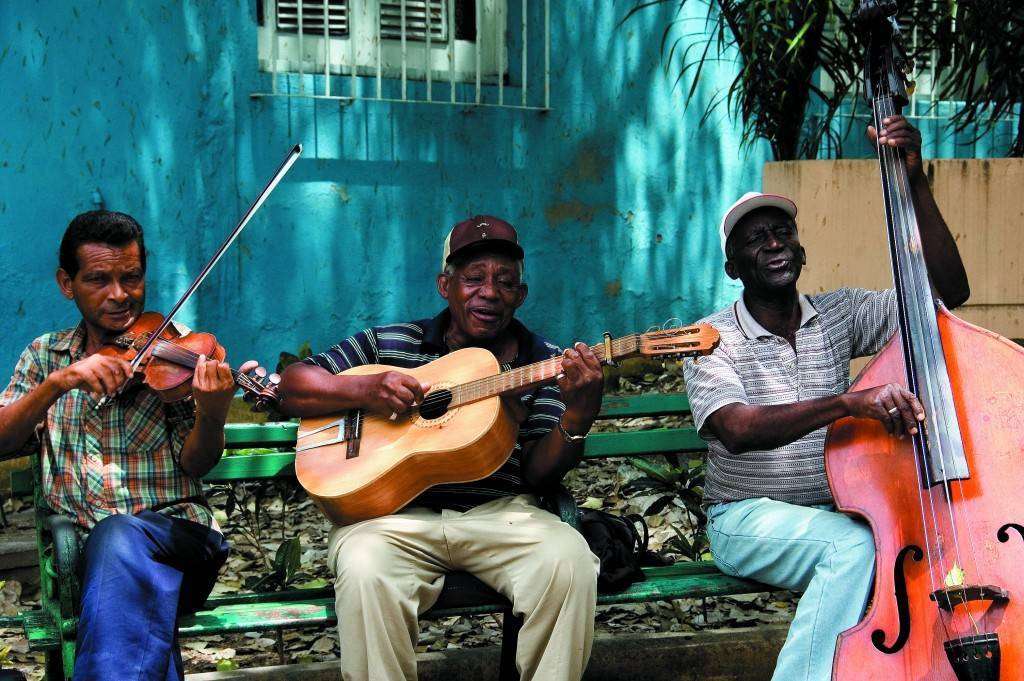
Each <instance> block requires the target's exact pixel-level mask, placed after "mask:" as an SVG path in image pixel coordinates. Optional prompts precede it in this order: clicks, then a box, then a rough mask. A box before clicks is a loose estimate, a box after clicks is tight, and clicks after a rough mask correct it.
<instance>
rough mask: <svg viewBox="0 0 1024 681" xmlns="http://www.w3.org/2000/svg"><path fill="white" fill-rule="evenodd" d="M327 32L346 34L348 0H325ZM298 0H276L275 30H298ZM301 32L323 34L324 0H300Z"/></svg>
mask: <svg viewBox="0 0 1024 681" xmlns="http://www.w3.org/2000/svg"><path fill="white" fill-rule="evenodd" d="M326 3H327V8H326V9H327V21H328V24H327V25H328V32H329V33H330V35H332V36H347V35H348V0H326ZM299 5H300V2H299V0H277V30H278V31H279V32H281V33H298V32H299ZM301 5H302V32H303V33H304V34H305V35H318V36H322V35H323V34H324V2H323V1H322V0H301Z"/></svg>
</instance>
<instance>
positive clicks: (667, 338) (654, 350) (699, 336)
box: [639, 324, 721, 357]
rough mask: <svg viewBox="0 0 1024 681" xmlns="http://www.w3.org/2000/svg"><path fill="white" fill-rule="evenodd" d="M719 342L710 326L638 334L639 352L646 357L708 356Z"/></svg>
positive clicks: (716, 334) (699, 325)
mask: <svg viewBox="0 0 1024 681" xmlns="http://www.w3.org/2000/svg"><path fill="white" fill-rule="evenodd" d="M719 342H721V337H720V336H719V335H718V330H717V329H715V327H713V326H711V325H710V324H694V325H693V326H680V327H677V328H674V329H662V330H660V331H648V332H647V333H642V334H640V338H639V352H640V354H641V355H646V356H648V357H653V356H658V355H671V356H675V357H697V356H700V355H710V354H711V353H712V352H714V351H715V348H717V347H718V344H719Z"/></svg>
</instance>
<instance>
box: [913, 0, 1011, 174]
mask: <svg viewBox="0 0 1024 681" xmlns="http://www.w3.org/2000/svg"><path fill="white" fill-rule="evenodd" d="M916 2H918V3H922V2H924V0H916ZM940 7H941V8H942V9H941V11H938V12H936V13H935V20H934V21H933V22H931V23H929V24H925V27H924V28H925V29H926V33H925V39H926V40H927V42H928V43H929V44H930V45H934V46H938V47H940V48H942V47H946V46H948V48H947V49H939V50H937V55H938V61H937V64H936V68H937V70H938V71H939V72H941V73H942V74H943V79H942V89H941V94H942V97H943V99H947V98H950V99H951V98H955V99H962V100H963V105H962V106H961V107H960V109H959V111H957V113H956V114H955V115H954V116H953V118H952V120H953V123H954V124H955V126H956V129H957V130H961V131H962V130H965V129H967V128H968V127H970V126H977V135H978V137H980V136H982V135H983V134H984V133H986V132H989V131H991V130H992V128H993V127H994V126H995V125H996V124H997V123H998V122H999V119H1000V117H1003V116H1006V115H1007V114H1012V113H1013V112H1014V109H1015V108H1016V107H1019V106H1020V105H1021V103H1022V102H1024V50H1021V44H1022V43H1024V3H1022V2H1020V0H985V1H984V2H982V1H981V0H961V1H960V2H952V1H947V2H943V3H940ZM1007 155H1009V156H1017V157H1020V156H1024V116H1022V115H1020V112H1018V116H1017V131H1016V136H1015V138H1014V140H1013V144H1012V145H1011V147H1010V149H1009V150H1008V152H1007Z"/></svg>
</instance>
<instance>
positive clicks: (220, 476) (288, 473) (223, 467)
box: [203, 452, 295, 483]
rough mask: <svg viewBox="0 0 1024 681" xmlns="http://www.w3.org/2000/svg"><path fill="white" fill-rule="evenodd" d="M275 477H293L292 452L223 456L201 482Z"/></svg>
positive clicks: (293, 456)
mask: <svg viewBox="0 0 1024 681" xmlns="http://www.w3.org/2000/svg"><path fill="white" fill-rule="evenodd" d="M277 477H295V453H294V452H276V453H269V454H239V455H236V456H225V457H224V458H222V459H221V460H220V462H219V463H218V464H217V465H216V466H214V467H213V470H211V471H210V472H209V473H207V474H206V475H204V476H203V481H204V482H214V483H216V482H230V481H232V480H262V479H265V478H277Z"/></svg>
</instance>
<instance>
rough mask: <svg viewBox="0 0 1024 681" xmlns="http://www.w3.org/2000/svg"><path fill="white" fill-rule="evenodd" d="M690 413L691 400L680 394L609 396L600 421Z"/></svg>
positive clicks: (603, 403)
mask: <svg viewBox="0 0 1024 681" xmlns="http://www.w3.org/2000/svg"><path fill="white" fill-rule="evenodd" d="M689 413H690V400H689V398H687V396H686V394H685V393H683V394H680V393H669V394H662V393H648V394H644V395H608V396H606V397H605V398H604V401H603V402H602V403H601V413H600V414H599V415H598V418H600V419H619V418H626V417H630V416H665V415H669V414H672V415H681V414H689Z"/></svg>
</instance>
